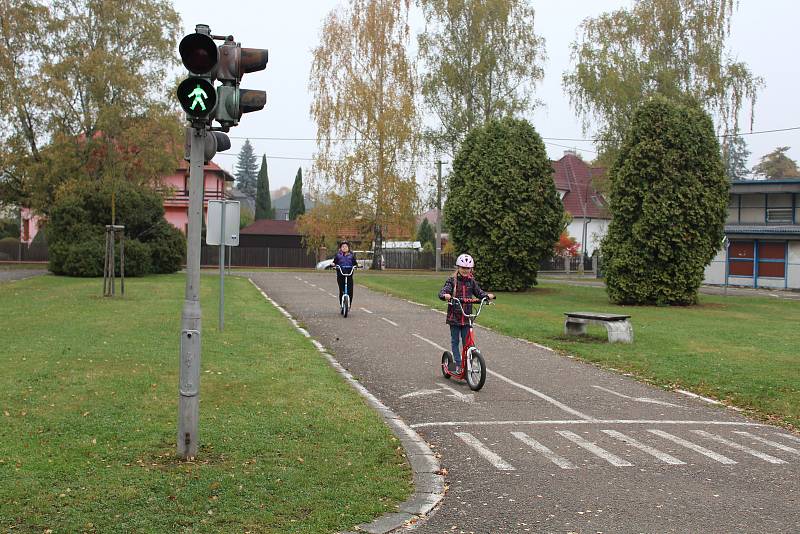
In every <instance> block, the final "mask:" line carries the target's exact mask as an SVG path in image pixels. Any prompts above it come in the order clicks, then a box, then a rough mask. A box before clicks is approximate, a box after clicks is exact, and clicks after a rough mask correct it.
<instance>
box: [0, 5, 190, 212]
mask: <svg viewBox="0 0 800 534" xmlns="http://www.w3.org/2000/svg"><path fill="white" fill-rule="evenodd" d="M179 30H180V18H179V16H178V14H177V13H176V12H175V10H174V8H173V7H172V5H171V4H170V3H169V2H166V1H164V0H133V1H131V2H128V3H126V5H125V9H116V8H112V7H111V6H110V5H108V4H107V3H104V2H94V1H89V0H75V1H66V0H56V1H53V2H42V1H37V0H27V1H24V2H3V4H2V7H0V78H2V79H3V83H2V84H0V119H2V121H3V124H4V127H3V129H2V131H0V196H2V197H3V198H4V199H6V200H7V201H10V202H14V203H17V204H22V205H26V206H30V207H32V208H34V209H35V210H36V211H37V212H39V213H41V214H45V215H47V214H48V213H49V210H50V208H51V207H52V206H53V201H54V199H55V197H56V193H57V191H58V190H59V189H60V188H62V187H64V186H65V184H67V183H69V182H74V181H78V182H82V183H94V184H97V183H99V182H102V183H110V184H113V183H118V182H122V181H124V182H129V183H132V184H135V185H139V186H153V185H155V184H156V183H157V182H158V181H159V179H160V178H161V177H162V176H163V175H164V173H165V172H167V171H170V170H173V169H174V168H175V164H176V161H177V160H178V158H179V154H178V151H177V147H178V146H179V145H180V143H179V136H180V133H181V131H180V121H179V117H178V115H177V113H174V112H173V110H174V109H175V103H174V97H172V95H171V94H170V89H171V86H170V79H171V78H170V76H169V73H170V71H171V69H172V68H173V66H176V65H177V64H178V59H177V55H176V54H175V42H176V40H177V35H178V31H179ZM142 80H147V84H145V85H143V84H142ZM171 147H175V150H174V151H173V150H170V148H171ZM107 189H108V190H110V191H112V192H113V191H114V190H115V188H113V187H111V188H107ZM108 222H111V221H110V214H109V219H108Z"/></svg>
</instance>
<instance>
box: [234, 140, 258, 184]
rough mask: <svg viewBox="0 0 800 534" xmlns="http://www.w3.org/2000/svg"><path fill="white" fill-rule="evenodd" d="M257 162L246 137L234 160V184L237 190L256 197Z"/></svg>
mask: <svg viewBox="0 0 800 534" xmlns="http://www.w3.org/2000/svg"><path fill="white" fill-rule="evenodd" d="M257 162H258V158H257V157H256V155H255V152H253V145H251V144H250V140H249V139H246V140H245V142H244V145H242V149H241V150H240V151H239V157H238V159H237V160H236V172H235V173H234V176H236V186H237V187H238V188H239V191H241V192H242V193H244V194H245V195H247V196H248V197H250V198H256V187H257V186H256V180H257V173H258V169H257V168H256V164H257Z"/></svg>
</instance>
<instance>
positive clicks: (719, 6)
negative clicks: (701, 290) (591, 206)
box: [563, 0, 763, 164]
mask: <svg viewBox="0 0 800 534" xmlns="http://www.w3.org/2000/svg"><path fill="white" fill-rule="evenodd" d="M737 4H738V0H636V1H635V2H634V4H633V6H632V7H631V8H623V9H619V10H616V11H613V12H611V13H604V14H602V15H600V16H598V17H595V18H588V19H586V20H585V21H584V22H583V23H582V24H581V26H580V28H579V30H578V38H577V39H576V40H575V41H574V42H573V43H572V61H573V63H574V69H573V70H571V71H568V72H566V73H565V74H564V76H563V85H564V88H565V89H566V91H567V92H568V93H569V95H570V100H571V102H572V105H573V106H574V107H575V109H576V111H577V112H578V114H579V115H580V116H581V117H582V119H583V126H584V131H585V132H588V131H589V130H590V128H591V127H592V126H596V127H597V130H598V132H597V133H598V138H599V139H598V141H599V148H600V150H601V152H602V153H606V154H608V155H609V156H608V157H606V158H604V159H605V163H607V164H608V163H610V160H611V159H613V155H615V154H616V152H617V151H618V148H619V146H620V144H621V141H622V138H623V136H624V134H625V132H626V131H627V130H628V127H629V126H630V124H631V121H632V118H633V115H634V112H635V111H636V109H637V108H638V106H639V105H640V104H642V103H643V102H645V101H646V100H647V99H648V97H649V96H651V95H653V94H655V93H659V94H661V95H663V96H666V97H667V98H671V99H676V98H684V97H685V96H686V95H688V96H689V97H690V98H692V99H695V100H696V101H698V102H699V103H700V104H701V105H702V106H703V107H704V108H705V109H706V111H708V112H709V113H711V115H712V116H713V117H714V119H715V120H716V124H717V132H718V133H723V134H729V133H732V134H735V133H737V132H738V131H739V128H740V127H739V113H740V111H741V110H742V108H743V107H744V106H745V104H748V103H749V107H750V121H751V125H752V118H753V107H754V106H755V102H756V97H757V94H758V91H759V90H760V88H761V87H762V86H763V80H762V79H761V78H759V77H758V76H755V75H754V74H753V73H752V72H751V71H750V69H749V68H748V66H747V65H746V64H745V63H744V62H740V61H735V60H734V59H732V58H731V54H730V52H729V50H728V49H727V46H726V45H727V41H728V38H729V37H730V29H731V28H730V23H731V17H732V16H733V13H734V11H735V9H736V6H737Z"/></svg>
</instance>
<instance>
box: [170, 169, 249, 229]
mask: <svg viewBox="0 0 800 534" xmlns="http://www.w3.org/2000/svg"><path fill="white" fill-rule="evenodd" d="M203 174H204V187H203V217H204V218H205V217H206V216H207V214H208V201H209V200H222V199H223V198H228V196H229V195H228V194H227V192H226V191H227V185H228V184H232V183H233V176H232V175H231V174H230V173H229V172H228V171H226V170H225V169H223V168H221V167H220V166H219V165H217V164H216V163H214V162H213V161H209V162H208V163H207V164H206V165H205V166H204V167H203ZM162 184H163V185H162V186H161V188H160V189H161V190H162V191H163V192H164V193H165V197H164V218H165V219H166V220H167V221H168V222H169V223H170V224H172V225H173V226H174V227H176V228H177V229H178V230H180V231H181V232H183V233H184V234H185V233H186V232H187V229H188V227H189V163H188V162H187V161H185V160H184V159H181V160H180V162H179V163H178V166H177V168H176V169H175V171H174V172H173V173H172V174H168V175H166V176H164V178H163V180H162Z"/></svg>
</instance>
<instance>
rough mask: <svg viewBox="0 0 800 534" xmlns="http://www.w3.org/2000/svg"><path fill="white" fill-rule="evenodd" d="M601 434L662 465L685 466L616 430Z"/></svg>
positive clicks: (675, 459)
mask: <svg viewBox="0 0 800 534" xmlns="http://www.w3.org/2000/svg"><path fill="white" fill-rule="evenodd" d="M601 432H604V433H605V434H608V435H609V436H611V437H612V438H616V439H618V440H620V441H622V442H624V443H627V444H628V445H630V446H631V447H635V448H637V449H639V450H640V451H643V452H646V453H647V454H649V455H651V456H655V457H656V458H658V459H659V460H661V461H662V462H664V463H667V464H670V465H685V464H686V462H682V461H681V460H678V459H677V458H675V457H674V456H672V455H669V454H667V453H665V452H661V451H660V450H658V449H654V448H653V447H651V446H650V445H645V444H644V443H641V442H639V441H636V440H635V439H633V438H631V437H628V436H626V435H625V434H623V433H622V432H617V431H616V430H602V431H601Z"/></svg>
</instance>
